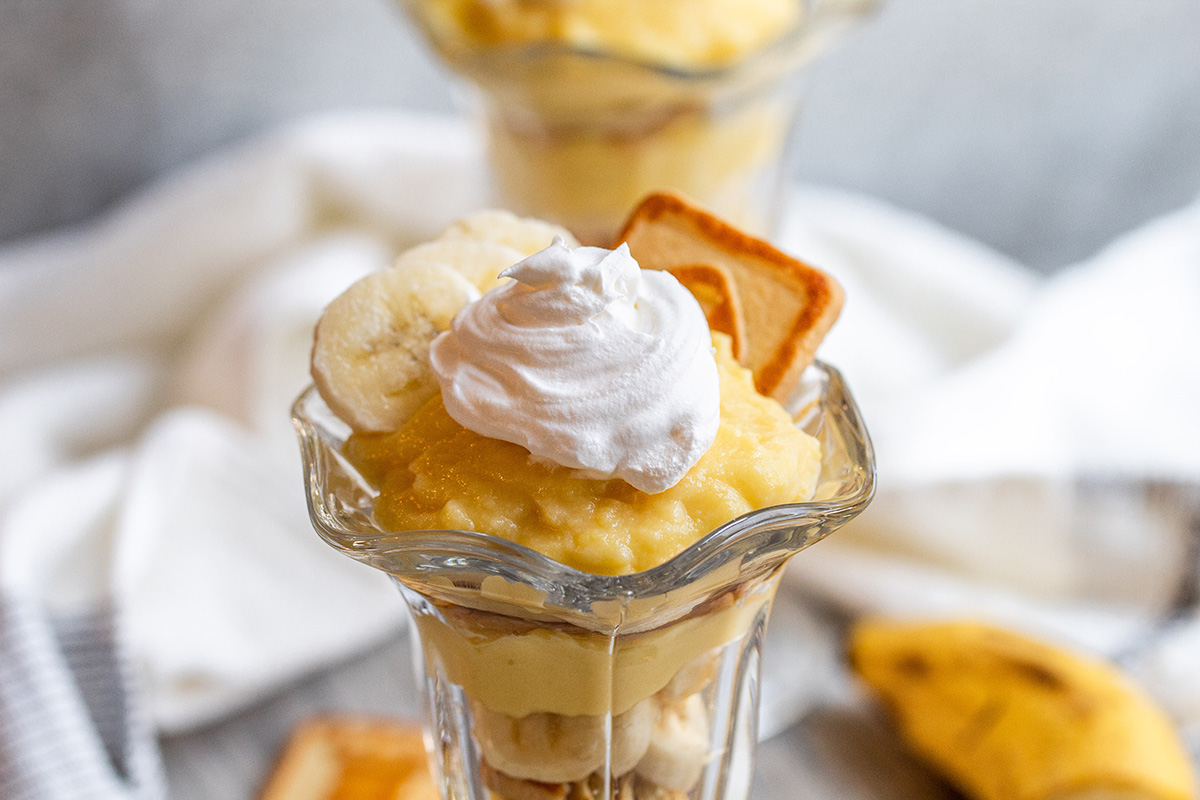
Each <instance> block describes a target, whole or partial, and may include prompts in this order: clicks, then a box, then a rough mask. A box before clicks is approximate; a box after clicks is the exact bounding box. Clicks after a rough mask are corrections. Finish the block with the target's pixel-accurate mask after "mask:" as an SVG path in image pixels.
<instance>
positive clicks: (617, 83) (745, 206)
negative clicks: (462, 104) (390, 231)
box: [403, 0, 849, 244]
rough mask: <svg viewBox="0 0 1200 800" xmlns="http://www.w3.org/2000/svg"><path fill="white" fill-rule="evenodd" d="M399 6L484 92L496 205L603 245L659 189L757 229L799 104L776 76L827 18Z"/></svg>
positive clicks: (630, 5)
mask: <svg viewBox="0 0 1200 800" xmlns="http://www.w3.org/2000/svg"><path fill="white" fill-rule="evenodd" d="M403 4H404V5H405V6H406V7H407V8H408V10H409V12H410V13H411V15H412V16H413V18H414V19H415V20H416V21H417V22H418V24H419V26H420V28H421V29H422V31H423V32H424V33H425V35H426V36H427V38H428V39H429V41H430V42H431V43H432V45H433V46H434V48H435V49H436V51H437V53H438V55H439V56H441V57H442V59H443V60H444V61H445V62H446V63H447V64H448V65H449V66H450V67H451V68H452V69H453V70H455V71H456V72H457V73H459V74H461V75H463V76H464V77H466V78H468V79H469V80H470V81H471V82H472V83H473V84H474V85H475V86H477V87H478V88H479V89H480V90H481V91H480V92H479V94H478V99H479V100H480V101H481V105H482V108H483V111H484V114H483V118H484V119H485V120H486V124H487V135H488V146H489V150H490V153H489V154H490V161H491V164H492V168H493V170H492V172H493V177H494V179H495V187H496V189H497V191H498V199H499V201H500V202H502V203H503V204H504V205H506V206H508V207H510V208H512V209H514V210H516V211H519V212H521V213H524V214H531V215H534V216H538V217H545V218H547V219H553V220H556V221H558V222H561V223H562V224H564V225H567V226H568V227H570V228H571V230H572V231H574V232H575V233H576V234H577V235H578V236H579V237H580V238H581V239H582V240H583V241H585V242H588V243H589V244H603V243H607V242H608V240H609V239H611V237H612V235H613V234H614V233H615V232H616V230H617V227H618V225H619V223H620V221H621V219H622V218H623V216H624V215H625V213H626V211H627V210H628V209H629V208H630V207H632V205H633V204H634V203H636V202H637V201H638V200H639V199H641V197H643V196H644V195H646V194H647V193H649V192H651V191H654V190H658V189H661V188H663V187H673V188H676V189H679V190H680V191H684V192H687V193H688V194H690V195H692V196H695V197H698V198H701V199H702V200H703V201H704V202H705V203H706V204H707V205H709V206H711V207H713V208H715V209H717V210H718V211H719V212H720V213H721V214H723V215H724V216H726V217H729V218H731V219H733V220H735V221H736V222H738V223H739V224H741V225H743V226H746V227H749V228H751V229H754V230H758V231H759V232H762V231H765V230H766V229H767V228H768V227H770V225H771V224H772V223H773V221H774V220H773V219H772V216H773V214H774V204H775V199H776V194H777V191H776V189H777V187H776V185H775V184H776V182H777V180H778V179H779V176H780V175H781V174H782V172H781V170H782V161H783V154H784V149H785V144H786V141H787V138H788V131H789V129H790V126H791V122H792V119H793V118H794V116H795V110H796V106H797V103H798V91H797V88H798V83H797V81H795V80H787V79H786V78H787V76H789V75H790V74H791V73H792V72H793V71H794V70H795V69H796V67H797V66H798V65H800V64H802V63H803V62H805V61H806V60H807V59H809V58H810V57H811V56H812V55H813V53H814V52H815V51H816V50H817V49H818V47H817V43H818V42H820V41H822V40H823V38H824V37H823V36H822V33H823V32H824V31H823V30H822V29H823V28H825V27H828V26H827V25H826V23H827V22H828V20H825V19H823V18H822V19H821V20H817V19H815V17H816V16H818V15H817V14H815V13H814V14H810V13H809V10H810V9H811V8H812V4H811V3H808V2H805V0H404V1H403ZM848 10H849V6H846V7H845V9H844V10H843V12H841V13H846V11H848ZM821 11H822V14H823V16H830V13H831V12H830V11H829V10H828V7H826V8H823V9H821ZM810 17H814V18H813V19H810Z"/></svg>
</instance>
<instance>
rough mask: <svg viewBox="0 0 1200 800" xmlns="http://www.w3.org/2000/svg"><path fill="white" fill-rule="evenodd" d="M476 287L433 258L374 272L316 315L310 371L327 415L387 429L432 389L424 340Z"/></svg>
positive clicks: (445, 324)
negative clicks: (328, 409)
mask: <svg viewBox="0 0 1200 800" xmlns="http://www.w3.org/2000/svg"><path fill="white" fill-rule="evenodd" d="M478 299H479V290H478V289H476V288H475V287H474V286H473V285H471V283H470V282H469V281H468V280H467V279H466V278H464V277H463V276H462V275H461V274H459V273H458V272H456V271H454V270H452V269H450V268H449V267H447V266H445V265H442V264H437V263H420V264H410V265H409V266H407V267H406V268H404V269H396V268H395V267H393V268H390V269H385V270H382V271H380V272H374V273H372V274H370V275H368V276H366V277H365V278H363V279H362V280H360V281H358V282H357V283H355V284H353V285H352V286H351V287H350V288H349V289H347V290H346V291H345V292H343V293H342V294H341V295H340V296H338V297H337V298H335V299H334V301H333V302H332V303H330V304H329V305H328V306H327V307H326V308H325V312H324V313H323V314H322V315H321V319H320V320H319V321H318V322H317V328H316V334H315V336H314V340H313V351H312V377H313V382H314V383H315V384H316V386H317V391H319V392H320V393H321V397H322V398H324V400H325V402H326V403H327V404H328V405H329V407H330V408H331V409H332V410H333V412H334V413H335V414H337V415H338V416H339V417H341V418H342V419H343V420H345V421H346V422H347V423H348V424H349V425H350V427H352V428H354V430H356V431H359V432H368V431H377V432H378V431H391V430H395V429H396V428H398V427H400V425H401V424H402V423H403V422H404V421H405V420H406V419H408V417H409V416H411V415H412V413H413V412H414V411H416V410H417V408H418V407H419V406H420V405H421V404H422V403H424V402H425V401H426V400H427V399H429V398H430V397H432V396H433V394H434V393H435V392H436V391H437V383H436V381H435V380H434V377H433V372H432V369H431V368H430V366H429V343H430V342H431V341H433V339H434V337H436V336H437V335H438V334H439V333H441V332H442V331H444V330H446V329H448V328H449V327H450V322H451V321H452V320H453V319H454V315H455V314H457V313H458V311H459V309H461V308H462V307H463V306H464V305H466V304H467V303H469V302H472V301H474V300H478Z"/></svg>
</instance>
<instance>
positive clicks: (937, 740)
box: [850, 621, 1196, 800]
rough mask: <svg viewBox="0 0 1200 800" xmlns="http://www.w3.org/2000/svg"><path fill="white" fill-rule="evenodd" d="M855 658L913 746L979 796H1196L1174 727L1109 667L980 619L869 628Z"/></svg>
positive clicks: (1165, 799) (1153, 799) (860, 630)
mask: <svg viewBox="0 0 1200 800" xmlns="http://www.w3.org/2000/svg"><path fill="white" fill-rule="evenodd" d="M850 655H851V661H852V664H853V666H854V669H855V670H856V671H857V672H858V674H859V675H860V676H862V678H863V680H865V681H866V682H867V683H868V684H869V685H870V686H871V688H873V689H874V690H875V691H876V692H877V693H878V694H879V695H880V696H881V697H882V698H883V699H884V700H885V701H886V703H887V707H888V708H889V709H890V710H891V712H892V713H893V714H894V716H895V718H896V721H897V723H898V724H899V727H900V730H901V733H903V735H904V738H905V739H906V740H907V741H908V743H909V744H910V746H911V747H912V748H913V750H915V751H916V752H917V753H918V754H920V755H921V756H922V757H924V758H926V759H927V760H928V761H929V762H930V763H931V764H932V765H934V766H935V767H937V768H939V769H940V770H941V771H942V772H943V773H945V775H946V776H947V777H948V778H950V779H951V780H952V781H953V782H954V783H956V784H957V785H958V786H959V788H961V789H962V790H963V791H964V792H965V793H966V794H968V795H969V796H971V797H974V798H979V799H980V800H1189V799H1190V798H1194V797H1196V779H1195V775H1194V773H1193V771H1192V767H1191V764H1190V763H1189V761H1188V757H1187V755H1186V753H1185V751H1184V749H1183V746H1182V745H1181V743H1180V741H1179V737H1178V734H1177V733H1176V732H1175V730H1174V727H1173V726H1172V724H1171V722H1170V720H1168V719H1167V717H1166V715H1164V714H1163V713H1162V711H1160V710H1159V709H1158V708H1157V707H1156V706H1154V704H1153V703H1152V702H1151V701H1150V699H1149V698H1148V697H1147V696H1146V695H1145V694H1144V693H1143V692H1142V691H1141V690H1139V689H1138V688H1136V687H1135V686H1134V685H1133V684H1132V683H1131V682H1130V681H1129V680H1128V679H1127V678H1126V677H1125V676H1124V675H1122V674H1121V673H1120V672H1118V671H1117V670H1116V669H1115V668H1113V667H1111V666H1110V665H1108V664H1106V663H1103V662H1101V661H1097V660H1094V659H1091V658H1085V657H1083V656H1080V655H1076V654H1074V653H1070V652H1067V651H1065V650H1061V649H1058V648H1055V647H1051V646H1050V645H1047V644H1043V643H1041V642H1037V641H1034V640H1032V639H1027V638H1025V637H1023V636H1020V635H1018V634H1015V633H1012V632H1010V631H1005V630H1001V629H998V628H993V627H989V626H986V625H981V624H978V623H972V622H955V623H924V624H904V623H897V622H888V621H870V622H865V623H861V624H859V625H858V626H857V627H856V628H855V629H854V631H853V632H852V634H851V638H850Z"/></svg>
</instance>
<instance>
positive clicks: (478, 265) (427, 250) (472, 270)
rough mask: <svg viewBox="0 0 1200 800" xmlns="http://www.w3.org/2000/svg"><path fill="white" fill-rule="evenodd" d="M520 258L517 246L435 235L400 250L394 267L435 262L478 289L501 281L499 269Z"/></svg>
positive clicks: (490, 287) (480, 289)
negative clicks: (432, 237) (435, 237)
mask: <svg viewBox="0 0 1200 800" xmlns="http://www.w3.org/2000/svg"><path fill="white" fill-rule="evenodd" d="M523 258H525V254H524V253H522V252H521V251H520V250H517V249H515V248H512V247H509V246H508V245H504V244H499V243H498V242H479V241H471V240H467V239H437V240H434V241H432V242H426V243H425V244H420V245H417V246H416V247H414V248H413V249H411V250H407V251H405V252H403V253H401V254H400V257H399V258H397V259H396V269H404V270H407V269H412V268H413V267H425V266H430V265H434V264H439V265H443V266H446V267H449V268H450V269H452V270H454V271H455V272H457V273H458V274H460V275H462V276H463V277H464V278H466V279H467V280H468V281H470V282H471V284H472V285H473V286H475V288H476V289H478V290H479V291H480V292H488V291H490V290H492V289H494V288H496V287H497V286H499V285H500V284H501V283H505V281H502V280H500V273H501V272H503V271H504V270H506V269H508V268H509V267H511V266H512V265H513V264H515V263H517V262H518V261H520V260H521V259H523Z"/></svg>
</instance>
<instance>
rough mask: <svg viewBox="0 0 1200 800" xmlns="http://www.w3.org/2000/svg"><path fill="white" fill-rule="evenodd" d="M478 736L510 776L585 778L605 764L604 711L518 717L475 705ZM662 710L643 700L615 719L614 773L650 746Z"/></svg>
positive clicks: (485, 752) (488, 758) (498, 766)
mask: <svg viewBox="0 0 1200 800" xmlns="http://www.w3.org/2000/svg"><path fill="white" fill-rule="evenodd" d="M471 715H472V717H473V719H474V733H475V740H476V741H477V742H478V743H479V749H480V751H482V753H483V758H484V760H485V761H487V763H488V764H489V765H490V766H491V767H492V768H493V769H496V770H498V771H500V772H502V773H504V774H505V775H509V776H512V777H514V778H523V779H526V780H531V781H537V782H538V783H569V782H572V781H580V780H583V779H584V778H586V777H587V776H588V775H590V774H591V773H592V772H595V771H596V770H598V769H600V768H601V767H603V766H604V759H605V746H604V734H605V727H606V724H607V720H606V717H605V716H604V715H595V716H578V717H568V716H563V715H561V714H549V713H538V714H530V715H528V716H525V717H521V718H520V719H517V718H515V717H510V716H508V715H507V714H501V713H499V712H496V711H492V710H491V709H489V708H488V707H487V706H485V705H483V704H482V703H476V702H473V703H471ZM655 717H656V708H655V704H654V702H653V701H652V700H649V699H647V700H643V701H642V702H640V703H638V704H637V705H635V706H634V707H633V708H631V709H629V710H628V711H626V712H625V713H623V714H618V715H617V716H616V717H614V718H613V721H612V759H611V769H612V771H613V774H615V775H620V774H623V772H628V771H629V770H631V769H632V768H633V766H634V765H635V764H637V763H638V761H639V760H640V759H641V758H642V755H643V754H644V753H645V752H646V748H647V747H648V746H649V744H650V730H651V728H652V727H653V726H654V721H655Z"/></svg>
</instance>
